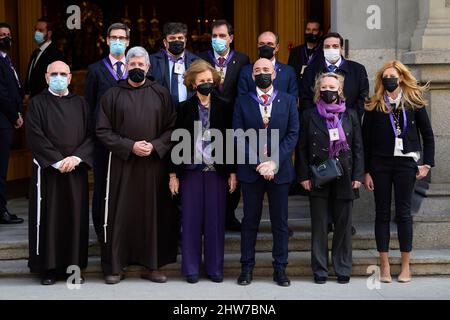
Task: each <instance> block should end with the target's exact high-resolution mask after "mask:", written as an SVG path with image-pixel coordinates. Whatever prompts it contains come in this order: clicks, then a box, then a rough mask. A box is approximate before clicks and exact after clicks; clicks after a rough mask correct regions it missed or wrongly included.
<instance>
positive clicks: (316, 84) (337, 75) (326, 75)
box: [314, 72, 345, 103]
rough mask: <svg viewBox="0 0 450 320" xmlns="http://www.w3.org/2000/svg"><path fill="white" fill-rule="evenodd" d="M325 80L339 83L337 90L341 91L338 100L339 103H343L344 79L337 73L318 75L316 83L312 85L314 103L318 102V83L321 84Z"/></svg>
mask: <svg viewBox="0 0 450 320" xmlns="http://www.w3.org/2000/svg"><path fill="white" fill-rule="evenodd" d="M325 78H334V79H336V80H337V81H338V82H339V89H341V92H340V93H339V98H340V99H341V101H345V96H344V80H345V78H344V77H343V76H342V75H340V74H337V73H334V72H326V73H320V74H319V75H318V76H317V77H316V81H315V84H314V103H317V102H319V101H320V82H322V80H323V79H325Z"/></svg>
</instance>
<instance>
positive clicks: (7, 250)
mask: <svg viewBox="0 0 450 320" xmlns="http://www.w3.org/2000/svg"><path fill="white" fill-rule="evenodd" d="M289 228H290V229H292V230H293V232H294V234H293V236H291V237H290V238H289V251H292V252H295V251H309V250H311V227H310V222H309V220H290V221H289ZM355 228H356V230H357V233H356V234H355V235H354V236H353V250H369V249H375V248H376V244H375V235H374V230H373V225H372V224H361V223H360V224H357V225H355ZM391 229H392V230H393V232H392V235H391V249H398V248H399V246H398V240H397V233H396V231H395V230H396V228H395V227H394V226H392V228H391ZM14 238H15V239H16V240H11V241H10V240H7V241H3V242H0V260H20V259H27V258H28V241H27V239H26V237H25V236H24V235H22V236H17V237H14ZM331 239H332V234H330V235H329V248H331ZM240 245H241V235H240V233H239V232H227V233H226V237H225V252H226V253H239V252H240ZM256 250H257V252H270V251H271V250H272V234H271V232H270V223H269V222H268V221H263V222H261V226H260V229H259V233H258V238H257V243H256ZM89 255H90V256H98V255H100V247H99V244H98V243H97V241H96V240H95V236H94V234H93V231H92V232H91V240H90V245H89Z"/></svg>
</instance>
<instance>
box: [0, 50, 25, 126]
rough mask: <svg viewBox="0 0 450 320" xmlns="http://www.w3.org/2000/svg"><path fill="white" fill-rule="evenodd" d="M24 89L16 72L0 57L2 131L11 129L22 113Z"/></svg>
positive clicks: (0, 119)
mask: <svg viewBox="0 0 450 320" xmlns="http://www.w3.org/2000/svg"><path fill="white" fill-rule="evenodd" d="M22 101H23V89H22V88H21V87H20V86H19V85H18V83H17V80H16V76H15V75H14V71H13V70H12V69H11V67H10V66H9V63H8V62H7V61H6V59H5V58H3V57H2V56H0V129H11V128H13V126H14V124H15V123H16V121H17V119H18V118H19V115H18V113H19V112H22Z"/></svg>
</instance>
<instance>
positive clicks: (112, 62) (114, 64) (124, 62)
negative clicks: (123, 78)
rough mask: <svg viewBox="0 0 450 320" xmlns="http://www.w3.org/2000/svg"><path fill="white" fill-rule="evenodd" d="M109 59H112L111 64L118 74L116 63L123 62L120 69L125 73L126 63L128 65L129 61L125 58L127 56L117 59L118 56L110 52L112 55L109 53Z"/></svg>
mask: <svg viewBox="0 0 450 320" xmlns="http://www.w3.org/2000/svg"><path fill="white" fill-rule="evenodd" d="M109 61H111V65H112V67H113V69H114V71H115V72H116V74H117V65H116V63H117V62H119V61H120V62H122V66H121V68H120V69H121V70H122V74H125V65H126V63H127V60H126V59H125V56H123V58H122V59H120V60H117V59H116V58H114V57H113V56H112V55H111V54H110V55H109Z"/></svg>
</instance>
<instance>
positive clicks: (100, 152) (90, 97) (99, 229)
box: [84, 23, 130, 240]
mask: <svg viewBox="0 0 450 320" xmlns="http://www.w3.org/2000/svg"><path fill="white" fill-rule="evenodd" d="M106 42H107V44H108V46H109V56H108V57H106V58H104V59H102V60H100V61H97V62H96V63H94V64H92V65H90V66H89V68H88V72H87V75H86V80H85V90H84V97H85V99H86V101H87V103H88V104H89V106H90V107H91V112H92V114H93V117H94V119H97V115H98V111H99V108H100V101H101V99H102V97H103V95H104V94H105V92H106V91H108V89H110V88H112V87H115V86H116V85H117V83H118V82H119V81H120V80H124V79H127V77H128V73H127V70H126V67H125V66H126V61H125V51H126V48H127V47H128V46H129V44H130V29H129V28H128V27H127V26H126V25H125V24H122V23H114V24H112V25H111V26H110V27H109V28H108V31H107V37H106ZM107 168H108V150H107V149H106V148H105V146H104V145H103V144H102V143H101V142H100V141H99V140H98V139H95V150H94V195H93V199H92V220H93V223H94V229H95V232H96V233H97V236H98V238H99V240H101V239H102V238H103V235H102V234H103V220H102V219H103V214H102V208H103V207H104V205H103V202H104V200H105V195H106V177H107Z"/></svg>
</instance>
